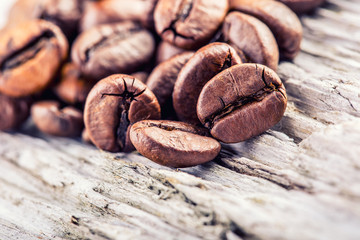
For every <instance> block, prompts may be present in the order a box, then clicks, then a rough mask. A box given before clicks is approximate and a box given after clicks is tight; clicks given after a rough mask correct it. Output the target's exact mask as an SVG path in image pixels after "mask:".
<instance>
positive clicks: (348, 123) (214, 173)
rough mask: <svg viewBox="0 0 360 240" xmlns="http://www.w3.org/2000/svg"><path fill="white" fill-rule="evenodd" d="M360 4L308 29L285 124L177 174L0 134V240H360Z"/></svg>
mask: <svg viewBox="0 0 360 240" xmlns="http://www.w3.org/2000/svg"><path fill="white" fill-rule="evenodd" d="M359 4H360V1H356V0H337V1H336V0H329V1H328V3H327V4H326V5H325V6H324V7H323V8H321V9H319V10H318V11H317V12H316V13H315V14H313V15H307V16H304V17H302V22H303V25H304V29H305V30H304V40H303V43H302V52H301V53H300V54H299V56H298V57H297V58H296V59H295V60H294V62H293V63H290V62H283V63H281V65H280V69H279V75H280V76H281V78H282V80H283V81H284V83H285V86H286V88H287V91H288V95H289V100H290V101H289V104H288V108H287V111H286V113H285V116H284V118H283V119H282V121H281V122H280V123H279V124H277V125H276V126H275V127H274V128H273V129H271V130H269V131H267V132H266V133H264V134H262V135H261V136H259V137H256V138H254V139H251V140H249V141H246V142H243V143H239V144H233V145H224V146H223V150H222V152H221V154H220V156H219V158H217V159H216V160H215V161H213V162H210V163H207V164H204V165H201V166H197V167H194V168H188V169H181V170H177V169H169V168H165V167H161V166H159V165H156V164H155V163H152V162H150V161H149V160H147V159H145V158H143V157H141V156H139V155H138V154H136V153H132V154H128V155H126V154H121V153H119V154H109V153H106V152H101V151H98V150H96V149H95V148H93V147H91V146H88V145H84V144H82V143H80V142H78V141H76V140H68V139H62V138H52V137H46V136H44V135H41V134H39V133H38V132H36V131H35V130H34V128H33V127H32V126H31V124H30V126H28V127H27V128H25V129H24V130H23V131H22V132H21V133H0V239H2V240H3V239H4V240H6V239H61V238H67V239H86V238H88V239H201V238H205V239H231V240H232V239H324V240H328V239H354V240H355V239H360V146H359V145H360V5H359Z"/></svg>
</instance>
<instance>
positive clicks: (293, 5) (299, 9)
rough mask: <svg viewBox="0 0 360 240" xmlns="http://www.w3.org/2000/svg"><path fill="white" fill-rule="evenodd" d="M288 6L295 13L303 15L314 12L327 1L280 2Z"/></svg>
mask: <svg viewBox="0 0 360 240" xmlns="http://www.w3.org/2000/svg"><path fill="white" fill-rule="evenodd" d="M278 1H280V2H282V3H284V4H285V5H286V6H288V7H289V8H290V9H291V10H293V11H294V12H296V13H298V14H301V13H306V12H309V11H311V10H314V9H315V8H317V7H318V6H320V5H321V4H323V3H324V2H325V0H278Z"/></svg>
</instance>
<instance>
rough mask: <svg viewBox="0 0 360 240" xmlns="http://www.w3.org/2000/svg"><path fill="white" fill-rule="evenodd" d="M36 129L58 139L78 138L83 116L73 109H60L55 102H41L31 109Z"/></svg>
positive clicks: (58, 104)
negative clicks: (58, 137)
mask: <svg viewBox="0 0 360 240" xmlns="http://www.w3.org/2000/svg"><path fill="white" fill-rule="evenodd" d="M31 116H32V119H33V121H34V123H35V125H36V127H37V128H38V129H39V130H40V131H42V132H43V133H47V134H50V135H54V136H60V137H76V136H80V134H81V131H82V129H83V127H84V123H83V114H82V112H81V111H80V110H77V109H76V108H73V107H65V108H61V107H60V103H59V102H57V101H41V102H37V103H35V104H34V105H33V106H32V107H31Z"/></svg>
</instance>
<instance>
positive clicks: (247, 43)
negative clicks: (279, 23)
mask: <svg viewBox="0 0 360 240" xmlns="http://www.w3.org/2000/svg"><path fill="white" fill-rule="evenodd" d="M222 32H223V37H224V41H225V42H227V43H228V44H230V45H231V46H232V47H233V48H234V49H235V50H237V52H239V51H238V50H240V51H241V53H242V54H244V55H245V57H246V60H247V61H246V62H251V63H260V64H263V65H266V66H268V67H269V68H271V69H273V70H274V71H276V69H277V67H278V62H279V49H278V46H277V43H276V40H275V38H274V35H273V34H272V32H271V31H270V29H269V28H268V27H267V26H266V25H265V24H264V23H262V22H261V21H260V20H258V19H256V18H254V17H252V16H249V15H247V14H243V13H240V12H232V13H230V14H229V15H227V16H226V18H225V21H224V24H223V28H222Z"/></svg>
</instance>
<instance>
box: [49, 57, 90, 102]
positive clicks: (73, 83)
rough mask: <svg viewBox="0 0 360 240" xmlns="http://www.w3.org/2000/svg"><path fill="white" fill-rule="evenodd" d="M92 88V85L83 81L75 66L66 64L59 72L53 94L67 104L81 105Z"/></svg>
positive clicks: (87, 81) (86, 80)
mask: <svg viewBox="0 0 360 240" xmlns="http://www.w3.org/2000/svg"><path fill="white" fill-rule="evenodd" d="M93 86H94V83H93V82H92V81H89V80H88V79H85V78H84V77H83V76H82V75H81V73H80V70H79V69H78V68H77V67H76V66H75V64H73V63H67V64H66V65H64V67H63V69H62V71H61V79H60V82H59V83H58V84H57V85H56V86H55V87H54V92H55V94H56V95H57V96H58V97H59V98H60V99H61V100H62V101H64V102H66V103H68V104H72V105H83V104H84V103H85V100H86V97H87V95H88V94H89V92H90V90H91V88H92V87H93Z"/></svg>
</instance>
